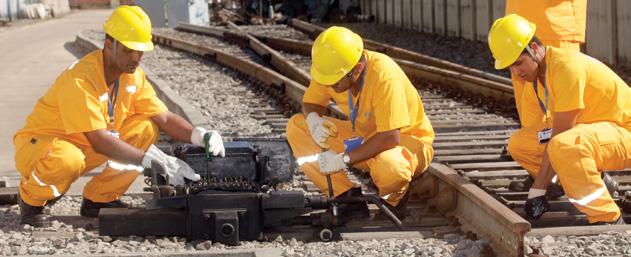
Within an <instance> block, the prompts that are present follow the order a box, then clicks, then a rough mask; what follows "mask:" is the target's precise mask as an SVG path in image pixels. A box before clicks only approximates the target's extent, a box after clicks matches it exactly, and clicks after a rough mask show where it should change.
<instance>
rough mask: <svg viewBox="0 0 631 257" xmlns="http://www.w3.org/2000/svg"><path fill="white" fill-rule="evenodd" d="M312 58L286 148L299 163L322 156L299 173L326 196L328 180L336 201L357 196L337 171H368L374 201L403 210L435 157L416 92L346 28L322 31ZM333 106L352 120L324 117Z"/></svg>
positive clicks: (393, 65) (399, 72) (398, 71)
mask: <svg viewBox="0 0 631 257" xmlns="http://www.w3.org/2000/svg"><path fill="white" fill-rule="evenodd" d="M311 57H312V63H311V77H312V80H311V84H310V85H309V87H308V89H307V91H306V93H305V95H304V97H303V103H302V108H303V109H302V111H303V113H301V114H296V115H294V116H293V117H292V118H291V119H290V121H289V123H288V124H287V140H288V141H289V144H290V146H291V148H292V150H293V153H294V156H295V157H296V158H297V159H298V160H299V162H300V158H301V157H308V156H313V155H315V154H319V155H318V161H317V162H307V163H304V164H302V165H301V168H302V170H303V171H304V172H305V174H306V175H307V176H308V177H309V178H310V179H311V180H312V181H313V182H314V184H315V185H316V186H317V187H318V188H319V189H320V190H321V191H322V192H327V193H328V186H327V178H326V176H327V175H330V176H331V179H332V182H333V183H332V185H333V186H332V187H333V194H334V197H345V196H353V195H358V194H361V189H360V188H356V185H355V184H354V183H353V182H351V181H350V180H349V179H348V177H347V176H346V174H345V173H344V172H340V171H343V170H344V169H347V168H349V167H356V168H359V169H362V170H368V171H370V176H371V178H372V180H373V182H374V184H375V185H376V187H377V188H378V190H379V195H380V196H381V197H382V198H383V199H385V200H386V202H387V203H388V204H390V205H391V206H397V205H398V204H399V203H400V202H401V205H400V206H398V207H402V206H403V207H405V201H406V199H404V200H402V198H404V196H406V192H407V191H408V187H409V184H410V181H412V179H414V178H417V177H419V176H420V175H421V174H422V173H423V171H425V170H426V169H427V168H428V166H429V164H430V162H431V160H432V158H433V155H434V150H433V148H432V142H433V141H434V131H433V129H432V126H431V124H430V122H429V119H428V118H427V116H426V115H425V111H424V109H423V103H422V102H421V97H420V95H419V93H418V91H417V90H416V88H414V86H413V85H412V83H411V82H410V80H409V79H408V78H407V76H406V75H405V73H404V72H403V71H402V70H401V68H399V66H398V65H397V64H396V63H395V62H394V61H393V60H392V59H391V58H389V57H388V56H386V55H384V54H381V53H377V52H372V51H367V50H364V48H363V41H362V39H361V37H360V36H359V35H357V34H355V33H353V32H352V31H350V30H348V29H346V28H343V27H331V28H329V29H327V30H325V31H323V32H322V33H321V34H320V35H319V36H318V37H317V39H316V40H315V42H314V43H313V48H312V52H311ZM331 100H333V101H334V102H335V103H336V104H337V106H339V107H340V108H341V109H342V111H343V112H344V113H345V114H346V115H347V116H348V117H349V118H350V120H348V121H344V120H339V119H335V118H332V117H327V116H325V114H326V113H327V105H328V104H329V101H331ZM322 149H328V151H325V152H323V153H322V151H323V150H322ZM345 149H346V150H345ZM364 207H365V204H364ZM340 212H341V213H343V212H344V210H343V209H342V208H340ZM400 214H403V213H400Z"/></svg>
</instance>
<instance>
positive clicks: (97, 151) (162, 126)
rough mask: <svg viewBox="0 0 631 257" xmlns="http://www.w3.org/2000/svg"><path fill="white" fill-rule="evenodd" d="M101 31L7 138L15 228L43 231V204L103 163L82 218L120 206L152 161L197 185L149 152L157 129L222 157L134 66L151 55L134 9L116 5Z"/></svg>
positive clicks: (178, 164) (145, 25) (186, 170)
mask: <svg viewBox="0 0 631 257" xmlns="http://www.w3.org/2000/svg"><path fill="white" fill-rule="evenodd" d="M103 29H104V31H105V33H106V34H107V35H106V39H105V43H104V48H103V49H102V50H101V49H99V50H95V51H93V52H91V53H89V54H88V55H86V56H85V57H83V58H82V59H81V60H79V61H77V62H76V63H74V64H72V65H70V67H68V68H67V69H66V70H65V71H63V72H62V73H61V75H60V76H59V77H58V78H57V80H56V81H55V83H54V84H53V85H52V87H50V89H49V90H48V91H47V92H46V94H45V95H44V96H43V97H42V98H40V99H39V100H38V102H37V104H36V105H35V108H34V110H33V112H32V113H31V114H30V115H29V116H28V118H27V120H26V125H25V126H24V128H22V129H20V130H19V131H18V132H17V133H16V134H15V136H14V139H13V142H14V145H15V150H16V154H15V164H16V167H17V169H18V170H19V171H20V173H21V175H22V180H21V182H20V188H19V195H20V199H19V206H20V211H21V222H22V223H26V224H30V225H33V226H47V225H48V224H49V218H50V217H49V216H47V215H46V214H44V213H43V206H44V205H45V204H46V203H47V201H50V200H53V199H56V198H58V197H60V196H61V195H63V194H64V193H65V192H66V191H67V190H68V188H69V187H70V184H72V182H74V181H75V180H76V179H77V178H79V176H81V175H82V174H85V173H87V172H88V171H90V170H92V169H94V168H96V167H98V166H100V165H102V164H103V163H105V162H106V161H107V165H106V167H105V169H104V170H103V171H102V172H101V173H99V174H98V175H96V176H94V178H92V180H90V182H88V184H87V185H86V186H85V188H84V191H83V196H84V198H83V202H82V204H81V215H83V216H90V217H94V216H97V215H98V212H99V209H100V208H111V207H126V205H125V204H124V203H123V202H121V201H119V200H118V198H119V197H120V196H121V195H122V194H123V193H125V191H126V190H127V188H128V187H129V186H130V185H131V184H132V182H133V181H134V179H136V177H137V176H138V174H140V172H141V171H142V170H143V167H151V164H152V162H153V163H155V164H154V165H160V166H162V168H163V169H164V170H165V171H166V175H167V178H168V179H169V181H170V183H171V184H174V185H178V184H182V183H184V178H187V179H190V180H194V181H195V180H199V179H200V177H199V175H197V174H195V172H194V171H193V170H192V169H191V168H190V167H189V166H188V165H187V164H186V163H184V162H183V161H181V160H178V159H176V158H175V157H171V156H168V155H166V154H165V153H163V152H162V151H160V150H159V149H158V148H157V147H156V146H154V145H153V143H155V142H156V140H157V138H158V136H159V131H160V130H163V131H164V132H166V134H168V135H169V136H171V137H172V138H174V139H177V140H180V141H183V142H192V143H193V144H196V145H200V146H206V144H208V147H209V150H211V151H212V152H213V154H214V155H224V147H223V142H222V139H221V136H220V135H219V133H217V132H216V131H207V130H206V129H203V128H199V127H198V128H193V127H192V126H191V124H189V123H188V122H187V121H185V120H184V119H183V118H181V117H180V116H177V115H175V114H173V113H171V112H169V111H168V110H167V108H166V107H165V105H164V104H163V103H162V102H161V101H160V100H159V99H158V98H157V97H156V94H155V91H154V90H153V88H152V86H151V84H149V82H148V81H147V79H146V77H145V74H144V72H143V71H142V70H141V69H140V68H139V67H138V66H139V64H140V60H141V57H142V55H143V52H145V51H150V50H152V49H153V44H152V42H151V22H150V20H149V17H148V16H147V14H145V13H144V11H143V10H142V9H140V8H139V7H137V6H121V7H119V8H118V9H116V10H115V11H114V12H113V13H112V15H111V16H110V18H109V19H108V20H107V21H106V22H105V24H104V25H103ZM137 165H141V166H137Z"/></svg>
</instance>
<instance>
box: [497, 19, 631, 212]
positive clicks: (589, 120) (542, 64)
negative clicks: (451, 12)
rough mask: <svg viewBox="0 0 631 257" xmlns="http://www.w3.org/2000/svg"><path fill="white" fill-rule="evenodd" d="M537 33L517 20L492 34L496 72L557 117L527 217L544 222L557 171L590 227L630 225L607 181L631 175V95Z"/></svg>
mask: <svg viewBox="0 0 631 257" xmlns="http://www.w3.org/2000/svg"><path fill="white" fill-rule="evenodd" d="M535 29H536V25H535V24H533V23H530V22H529V21H528V20H526V19H524V18H523V17H521V16H519V15H516V14H510V15H507V16H505V17H503V18H500V19H498V20H496V21H495V22H494V23H493V25H492V27H491V30H490V32H489V47H490V49H491V52H492V53H493V57H494V58H495V68H497V69H504V68H509V69H510V71H511V73H512V74H513V76H519V77H521V78H522V79H523V80H526V81H530V82H532V83H534V86H535V87H536V88H537V90H539V91H543V92H544V95H545V96H547V97H545V98H543V99H541V98H540V99H539V102H540V105H539V106H536V107H533V108H537V109H538V110H539V111H543V112H546V111H547V109H549V110H550V112H551V113H552V118H553V122H552V126H551V128H550V130H546V131H540V132H539V133H537V134H535V136H537V138H538V141H539V142H541V143H542V144H543V145H544V155H543V158H542V161H541V163H540V165H539V167H538V169H537V170H538V173H537V176H536V177H535V181H534V183H533V185H532V187H531V189H530V191H529V192H528V200H527V201H526V206H525V211H526V214H527V215H528V216H529V218H539V217H540V216H541V215H542V214H543V213H544V212H545V211H547V210H548V203H547V200H546V198H545V196H544V194H545V192H546V189H547V188H548V186H549V184H550V180H551V178H552V176H553V169H554V171H556V173H557V175H558V177H559V179H560V181H561V185H562V186H563V189H564V190H565V193H566V196H567V197H568V198H569V200H570V202H571V203H572V204H574V206H575V207H576V208H577V209H578V210H580V211H581V212H583V213H585V214H586V215H587V218H588V220H589V222H590V223H597V222H599V223H610V224H611V223H615V224H619V223H623V222H624V221H623V220H622V218H621V215H620V209H619V208H618V206H617V205H616V203H615V202H614V201H613V200H612V198H611V195H610V194H609V192H608V190H607V188H606V185H605V183H604V182H603V180H602V179H601V173H602V172H605V171H613V170H622V169H625V168H629V167H631V89H630V88H629V86H627V84H626V83H625V82H624V81H623V80H622V79H620V77H619V76H618V75H616V74H615V73H614V72H613V71H612V70H611V69H609V68H608V67H607V66H606V65H604V64H603V63H601V62H600V61H598V60H596V59H594V58H592V57H589V56H587V55H585V54H582V53H580V52H578V51H573V50H569V49H561V48H556V47H550V46H544V45H543V44H542V43H541V42H540V41H539V40H538V39H537V37H535V36H534V34H535ZM533 133H534V132H533ZM546 141H547V143H546Z"/></svg>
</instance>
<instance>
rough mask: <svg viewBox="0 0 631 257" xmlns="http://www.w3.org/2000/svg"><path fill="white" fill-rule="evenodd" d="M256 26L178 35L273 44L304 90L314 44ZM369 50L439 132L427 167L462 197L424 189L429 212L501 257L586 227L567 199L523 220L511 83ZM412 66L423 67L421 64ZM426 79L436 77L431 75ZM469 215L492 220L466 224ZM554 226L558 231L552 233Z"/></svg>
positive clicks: (274, 59) (623, 185)
mask: <svg viewBox="0 0 631 257" xmlns="http://www.w3.org/2000/svg"><path fill="white" fill-rule="evenodd" d="M292 25H293V26H294V27H295V28H297V29H298V30H300V31H303V32H306V33H308V34H309V35H310V36H311V37H312V38H313V37H314V36H315V35H317V33H319V32H320V31H321V30H322V29H321V28H317V27H315V26H313V25H311V24H307V23H304V22H300V21H298V22H293V23H292ZM253 27H254V28H251V27H248V28H245V29H242V27H239V26H236V25H234V24H231V25H229V28H231V29H232V30H230V29H224V28H217V27H214V28H202V27H197V26H193V25H187V24H184V25H181V26H180V27H178V28H177V29H178V30H182V31H188V32H193V33H198V34H204V35H208V36H213V37H218V38H224V39H226V40H232V41H233V42H240V43H241V44H244V45H246V44H249V45H250V46H252V48H253V49H256V48H257V47H258V48H259V49H262V48H265V47H264V46H267V45H268V46H269V47H271V48H272V50H271V51H270V50H269V49H268V50H267V51H259V52H258V53H259V55H260V56H262V57H264V59H265V60H267V61H268V63H269V65H271V66H273V67H274V68H275V69H276V70H278V71H279V72H281V73H283V74H287V75H288V76H290V77H291V78H292V79H295V80H296V81H302V83H301V84H302V85H303V86H306V85H308V84H307V83H308V79H309V77H308V63H309V58H308V54H309V51H310V47H311V46H310V43H311V42H310V40H307V39H305V37H302V36H299V34H296V33H293V32H289V33H287V35H298V36H295V37H296V38H289V39H288V38H279V37H274V36H270V34H273V33H266V31H265V30H264V29H261V28H260V27H257V26H253ZM272 29H276V28H272ZM263 42H264V43H263ZM366 48H367V49H373V50H385V51H382V52H386V53H390V54H392V55H393V56H394V58H395V59H396V60H397V62H399V64H401V66H402V67H403V69H404V70H405V71H406V73H407V74H408V75H409V76H410V77H411V78H412V79H414V80H415V81H417V82H416V83H415V85H417V87H418V88H419V90H420V93H421V95H422V98H423V102H424V105H425V108H426V111H427V114H428V116H429V118H430V120H431V121H432V124H433V125H434V129H435V131H436V133H437V134H436V141H435V143H434V148H435V150H436V157H435V160H436V162H437V163H435V164H433V165H432V167H430V174H432V175H433V176H434V177H436V178H438V180H441V179H443V180H444V181H439V184H441V183H445V182H446V183H445V184H449V185H451V186H452V187H455V188H456V189H455V190H456V191H457V192H452V194H453V195H457V196H452V198H458V199H457V200H454V199H451V203H450V204H451V205H452V206H449V205H450V204H446V205H447V206H445V204H444V203H445V202H444V201H442V200H444V199H442V198H434V199H431V197H428V196H427V195H423V193H427V191H422V189H426V188H424V187H420V189H418V190H421V192H419V193H418V194H417V199H423V200H424V201H425V202H429V203H430V204H429V205H426V206H424V208H429V209H435V210H439V212H443V213H445V214H449V215H454V216H456V217H458V218H459V221H460V222H462V223H464V224H463V225H464V227H470V229H471V230H473V231H475V232H478V233H480V234H482V235H486V236H489V237H490V238H491V242H492V245H493V246H494V248H495V250H496V252H500V253H509V254H510V255H511V256H514V253H518V254H517V255H519V254H521V253H523V237H524V235H525V234H526V233H527V232H529V231H530V230H531V228H535V230H534V231H533V232H531V234H540V233H542V231H545V232H546V233H549V234H555V233H562V232H561V231H563V230H572V229H574V227H572V226H576V225H585V224H587V222H586V217H585V216H584V215H582V214H581V213H579V212H578V211H576V209H575V208H574V207H573V206H572V205H571V204H570V203H569V201H568V200H567V199H566V198H560V199H558V200H555V201H551V202H550V203H551V206H552V210H551V211H550V212H549V213H547V214H546V215H544V216H543V217H542V218H541V219H540V220H537V221H533V222H531V223H529V222H527V221H526V220H524V219H523V218H521V216H524V215H523V211H522V209H523V205H524V202H525V200H526V197H527V192H511V191H510V190H508V184H509V183H510V182H512V181H520V180H523V179H525V178H526V177H527V176H528V174H527V172H526V171H525V170H524V169H523V168H521V167H520V166H519V165H518V164H517V163H516V162H514V161H513V160H512V159H511V158H510V156H508V155H507V153H506V152H505V151H506V150H505V146H506V143H507V140H508V138H509V137H510V134H511V133H512V132H513V131H514V130H515V129H518V128H519V124H518V120H516V114H515V111H514V104H513V103H512V102H513V101H514V100H513V99H512V88H510V86H509V85H507V84H508V83H510V82H509V81H508V80H507V79H505V78H501V77H498V76H496V75H490V74H486V73H482V72H480V71H476V70H473V69H470V68H463V67H458V65H454V64H450V63H447V62H444V61H441V62H436V61H435V60H432V59H431V58H429V59H426V58H423V56H420V55H419V54H415V53H408V52H406V51H405V50H402V49H399V48H396V47H391V46H388V45H385V44H380V43H376V42H371V41H368V42H367V44H366ZM419 56H420V57H419ZM411 60H417V61H418V60H420V62H421V63H415V62H412V61H411ZM429 65H435V66H433V67H432V66H429ZM428 73H432V74H430V75H429V76H426V74H428ZM418 81H423V83H419V82H418ZM454 99H458V100H454ZM296 101H299V99H296ZM507 104H508V105H507ZM498 110H501V111H498ZM610 174H611V175H612V176H613V177H614V179H615V180H616V181H617V182H618V183H619V184H620V187H619V190H618V196H616V197H615V199H616V201H617V202H619V203H620V202H621V201H623V200H624V199H623V197H621V196H624V195H625V193H626V192H627V191H629V190H630V189H631V185H630V183H631V176H630V175H631V171H620V172H614V173H610ZM453 175H458V176H459V178H458V179H451V180H450V179H449V177H450V176H453ZM456 181H460V182H462V183H465V182H466V183H472V184H475V185H476V186H477V188H475V189H473V188H466V187H460V186H459V184H458V182H456ZM437 188H440V186H437V187H434V188H432V189H430V190H429V191H434V192H436V191H437V190H439V189H437ZM451 190H454V189H453V188H452V189H451ZM478 190H481V191H483V192H484V193H482V192H480V191H478ZM476 194H484V195H487V194H488V196H489V197H490V198H491V199H492V200H493V201H492V200H491V199H489V198H486V197H482V198H483V199H484V200H480V199H476V200H472V199H461V198H460V197H463V198H467V197H470V198H473V199H475V198H476V196H475V195H476ZM626 194H628V193H626ZM430 195H431V194H430ZM434 195H435V196H436V195H438V194H437V193H435V194H434ZM428 198H430V199H428ZM432 200H433V201H432ZM485 201H486V202H485ZM494 201H496V202H494ZM447 202H449V201H447ZM461 202H468V203H469V204H472V205H475V204H478V206H477V207H478V208H479V209H477V210H476V208H471V206H468V207H466V208H465V207H460V209H459V207H458V205H459V204H461ZM432 203H440V204H435V205H432ZM497 203H501V204H502V205H503V206H505V207H507V208H495V207H497V206H494V205H496V204H497ZM453 205H456V207H454V206H453ZM445 210H449V211H445ZM454 210H455V211H454ZM472 210H474V211H472ZM507 210H508V211H507ZM472 212H473V213H478V214H484V215H488V217H478V218H477V219H476V218H471V217H466V216H468V215H470V214H471V213H472ZM516 214H518V215H516ZM519 215H520V216H519ZM624 215H625V216H624V217H625V218H626V219H628V218H629V215H628V214H624ZM489 217H490V218H489ZM490 219H491V220H490ZM492 219H494V220H492ZM480 221H485V222H482V223H480ZM531 226H532V227H531ZM555 227H556V228H558V229H554V228H555ZM597 231H605V228H593V229H592V232H594V233H595V232H597ZM520 245H522V246H520Z"/></svg>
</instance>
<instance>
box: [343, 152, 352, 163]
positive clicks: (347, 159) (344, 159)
mask: <svg viewBox="0 0 631 257" xmlns="http://www.w3.org/2000/svg"><path fill="white" fill-rule="evenodd" d="M342 160H343V161H344V163H348V162H350V161H351V157H350V156H348V155H346V154H345V155H344V156H343V157H342Z"/></svg>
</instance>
